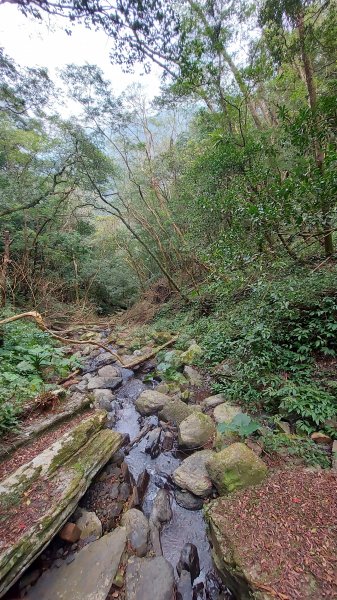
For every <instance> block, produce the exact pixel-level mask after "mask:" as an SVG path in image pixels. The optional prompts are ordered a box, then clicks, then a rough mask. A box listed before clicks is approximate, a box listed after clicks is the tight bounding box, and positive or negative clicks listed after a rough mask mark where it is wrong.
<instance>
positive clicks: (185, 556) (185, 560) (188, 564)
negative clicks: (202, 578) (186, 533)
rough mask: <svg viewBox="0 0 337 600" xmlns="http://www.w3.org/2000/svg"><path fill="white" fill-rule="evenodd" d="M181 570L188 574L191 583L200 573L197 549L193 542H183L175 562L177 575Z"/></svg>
mask: <svg viewBox="0 0 337 600" xmlns="http://www.w3.org/2000/svg"><path fill="white" fill-rule="evenodd" d="M183 571H187V572H188V573H189V574H190V580H191V583H193V581H194V580H195V579H196V578H197V577H199V575H200V564H199V556H198V550H197V548H196V546H195V545H194V544H189V543H187V544H185V546H184V547H183V549H182V551H181V554H180V558H179V562H178V564H177V573H178V575H181V573H182V572H183Z"/></svg>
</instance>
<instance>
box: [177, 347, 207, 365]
mask: <svg viewBox="0 0 337 600" xmlns="http://www.w3.org/2000/svg"><path fill="white" fill-rule="evenodd" d="M201 356H202V349H201V348H200V346H198V344H196V343H195V342H194V343H193V344H191V345H190V347H189V348H187V350H186V351H185V352H182V353H181V355H180V360H181V362H182V363H183V364H184V365H193V364H194V363H195V362H196V361H197V359H198V358H200V357H201Z"/></svg>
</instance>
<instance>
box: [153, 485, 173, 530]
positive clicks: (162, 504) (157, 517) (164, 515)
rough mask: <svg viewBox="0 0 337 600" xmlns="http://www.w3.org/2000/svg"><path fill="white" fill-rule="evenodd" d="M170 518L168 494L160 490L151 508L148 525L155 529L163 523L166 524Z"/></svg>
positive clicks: (170, 510)
mask: <svg viewBox="0 0 337 600" xmlns="http://www.w3.org/2000/svg"><path fill="white" fill-rule="evenodd" d="M171 518H172V509H171V502H170V494H169V493H168V491H167V490H164V489H161V490H159V491H158V492H157V495H156V497H155V499H154V502H153V507H152V511H151V515H150V523H151V524H152V525H154V526H155V527H159V528H160V527H161V526H162V525H163V524H164V523H168V521H170V520H171Z"/></svg>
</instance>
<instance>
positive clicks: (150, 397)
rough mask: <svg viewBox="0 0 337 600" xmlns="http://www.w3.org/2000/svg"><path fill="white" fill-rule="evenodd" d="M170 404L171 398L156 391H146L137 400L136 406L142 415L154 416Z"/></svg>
mask: <svg viewBox="0 0 337 600" xmlns="http://www.w3.org/2000/svg"><path fill="white" fill-rule="evenodd" d="M168 402H171V399H170V398H169V396H166V395H165V394H161V393H160V392H157V391H156V390H144V392H142V393H141V394H140V396H139V398H137V400H136V402H135V405H136V408H137V410H138V412H140V414H141V415H153V414H157V413H158V412H159V411H160V410H162V409H163V408H164V406H165V405H166V404H167V403H168Z"/></svg>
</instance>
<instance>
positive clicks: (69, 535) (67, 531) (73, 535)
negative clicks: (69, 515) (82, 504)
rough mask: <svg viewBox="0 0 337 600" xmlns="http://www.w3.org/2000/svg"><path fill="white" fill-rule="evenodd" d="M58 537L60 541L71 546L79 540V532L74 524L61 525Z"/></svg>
mask: <svg viewBox="0 0 337 600" xmlns="http://www.w3.org/2000/svg"><path fill="white" fill-rule="evenodd" d="M59 537H60V538H61V540H64V541H65V542H69V543H70V544H73V543H74V542H77V541H78V540H79V539H80V537H81V530H80V528H79V527H78V526H77V525H75V523H66V524H65V525H63V527H62V529H61V531H59Z"/></svg>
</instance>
